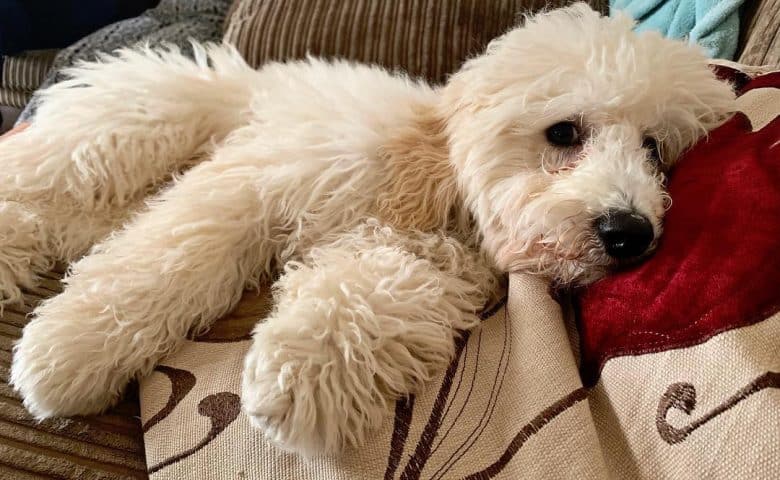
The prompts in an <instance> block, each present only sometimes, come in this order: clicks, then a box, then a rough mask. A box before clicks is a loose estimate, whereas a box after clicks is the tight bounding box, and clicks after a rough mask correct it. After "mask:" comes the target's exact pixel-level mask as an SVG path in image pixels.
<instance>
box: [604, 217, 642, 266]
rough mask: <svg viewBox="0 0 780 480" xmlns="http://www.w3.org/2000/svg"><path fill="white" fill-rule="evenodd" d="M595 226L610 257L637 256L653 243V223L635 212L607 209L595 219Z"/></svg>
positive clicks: (624, 258)
mask: <svg viewBox="0 0 780 480" xmlns="http://www.w3.org/2000/svg"><path fill="white" fill-rule="evenodd" d="M595 226H596V231H597V232H598V234H599V238H600V239H601V243H603V244H604V250H606V252H607V255H609V256H610V257H612V258H616V259H619V260H627V259H630V258H634V257H638V256H640V255H642V254H643V253H645V252H646V251H647V248H648V247H649V246H650V244H651V243H653V238H654V234H653V225H652V224H651V223H650V220H648V219H647V217H645V216H644V215H640V214H638V213H636V212H631V211H626V210H609V211H607V212H606V213H605V214H604V215H602V216H600V217H599V218H597V219H596V224H595Z"/></svg>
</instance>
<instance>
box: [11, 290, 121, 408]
mask: <svg viewBox="0 0 780 480" xmlns="http://www.w3.org/2000/svg"><path fill="white" fill-rule="evenodd" d="M56 298H57V297H55V299H53V300H54V302H53V301H52V300H49V302H48V305H47V306H52V304H55V305H54V306H56V304H57V303H58V302H56ZM77 311H78V310H77ZM90 313H91V312H88V311H82V312H79V313H77V314H76V313H74V314H73V315H72V316H68V315H65V314H64V311H63V312H62V314H61V315H56V316H49V315H45V314H44V315H40V314H39V316H37V317H36V318H35V319H33V320H32V321H31V322H30V323H29V324H28V325H27V327H25V329H24V333H23V335H22V338H21V339H20V340H19V342H18V343H17V344H16V346H15V347H14V355H13V362H12V365H11V373H10V378H9V383H10V384H11V385H12V386H13V387H14V389H15V390H16V391H17V392H18V393H19V394H20V395H21V397H22V400H23V403H24V406H25V407H26V408H27V410H28V411H29V412H30V413H31V414H32V415H33V416H34V417H35V418H37V419H39V420H42V419H45V418H51V417H63V416H71V415H86V414H93V413H100V412H102V411H103V410H105V409H106V408H107V407H109V406H111V405H112V404H113V403H114V402H115V401H116V400H117V399H118V398H119V396H120V394H121V391H122V387H124V382H122V380H121V379H118V378H117V375H116V370H118V368H119V367H118V366H117V365H116V363H115V361H116V358H117V357H116V350H115V349H112V348H107V347H106V345H105V342H106V339H107V335H106V333H105V332H101V331H91V330H84V325H83V324H82V322H80V320H81V318H83V316H88V315H90ZM104 315H105V314H104Z"/></svg>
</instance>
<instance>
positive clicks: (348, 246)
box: [242, 222, 497, 454]
mask: <svg viewBox="0 0 780 480" xmlns="http://www.w3.org/2000/svg"><path fill="white" fill-rule="evenodd" d="M496 283H497V282H496V277H495V276H494V275H493V273H492V272H491V270H490V269H489V268H488V266H487V264H486V263H485V262H482V261H481V260H480V257H479V256H478V255H477V254H475V253H473V252H471V251H469V250H467V249H466V248H464V247H463V246H462V245H460V244H459V243H458V242H457V241H455V240H453V239H450V238H445V237H441V236H438V235H427V234H419V233H418V234H408V235H407V234H403V233H399V232H397V231H393V230H391V229H390V228H383V227H381V226H379V225H378V224H376V223H373V222H370V223H369V224H367V225H365V226H363V227H360V228H358V229H357V230H354V231H352V232H350V233H344V234H343V236H342V238H340V239H339V240H337V241H336V242H335V243H333V244H330V245H328V246H324V247H322V248H316V249H314V250H313V251H312V253H311V254H310V255H308V256H307V257H306V258H304V260H303V261H302V262H300V263H293V264H290V265H288V267H287V268H286V269H285V273H284V275H283V276H282V277H281V279H280V280H279V282H278V283H277V285H276V286H275V293H276V305H277V307H276V310H275V311H274V313H273V314H272V315H271V317H270V318H269V319H268V320H267V321H266V322H265V323H262V324H259V325H258V326H257V327H256V329H255V332H254V340H253V344H252V347H251V348H250V350H249V352H248V353H247V357H246V362H245V367H244V374H243V388H242V403H243V406H244V410H245V411H246V412H247V414H248V415H249V417H250V419H251V420H252V422H253V423H254V424H255V425H256V426H258V427H260V428H261V429H262V430H263V431H264V432H265V433H266V435H267V436H268V438H269V439H270V440H272V441H274V442H276V443H277V444H279V445H281V446H282V447H283V448H285V449H291V450H295V451H298V452H304V453H310V454H313V453H319V452H322V451H330V452H333V451H338V450H339V449H340V448H342V447H343V446H345V445H353V446H358V445H360V444H361V443H363V441H364V439H365V438H366V433H367V432H368V431H369V430H370V429H372V428H375V427H377V426H379V425H380V423H381V422H382V420H383V419H384V418H385V416H386V415H387V413H388V409H389V408H390V406H391V405H392V402H393V401H394V400H396V399H397V398H399V397H401V396H404V395H406V394H409V393H412V392H413V391H415V390H416V389H417V388H418V387H419V386H420V384H421V383H422V382H424V381H426V380H430V379H431V378H432V376H433V375H434V374H436V373H437V372H438V371H440V370H441V369H442V368H443V367H444V366H445V365H446V364H447V362H449V361H450V359H451V357H452V354H453V352H454V349H455V347H454V338H455V337H456V336H457V335H458V330H459V329H466V328H470V327H473V326H474V325H476V324H477V323H478V317H477V312H478V311H479V310H480V309H481V308H482V307H483V306H484V303H485V302H486V300H487V298H488V297H489V294H490V293H492V292H491V290H492V289H493V287H494V286H495V285H496Z"/></svg>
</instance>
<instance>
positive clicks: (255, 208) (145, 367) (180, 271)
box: [10, 151, 281, 418]
mask: <svg viewBox="0 0 780 480" xmlns="http://www.w3.org/2000/svg"><path fill="white" fill-rule="evenodd" d="M215 155H216V156H215V159H214V160H210V161H207V162H204V163H201V164H200V165H198V166H195V167H193V168H192V169H190V170H189V171H187V172H186V173H185V174H184V175H183V176H182V178H181V180H179V181H178V182H176V183H175V184H174V185H173V186H172V187H171V188H170V189H167V190H165V191H163V192H162V193H161V194H160V195H159V197H158V198H156V199H155V200H153V201H152V202H151V203H150V206H149V209H148V210H147V211H145V212H142V213H140V214H139V215H138V216H136V217H135V218H134V219H133V220H132V221H131V222H129V223H128V224H127V225H126V226H125V227H124V228H123V229H122V230H120V231H118V232H116V233H115V234H113V235H111V236H110V237H109V238H107V239H106V240H104V241H103V242H101V243H99V244H98V245H96V246H95V247H94V248H93V250H92V252H91V253H90V254H89V255H87V256H85V257H83V258H82V259H80V260H78V261H77V262H75V263H74V264H73V265H72V271H71V275H70V276H69V277H67V278H66V279H65V289H64V291H63V292H62V293H61V294H59V295H57V296H55V297H53V298H51V299H49V300H47V301H45V302H44V303H42V304H41V305H40V306H39V307H38V308H37V309H36V310H35V312H34V314H33V319H32V320H31V321H30V323H29V324H28V325H27V326H26V328H25V329H24V332H23V335H22V338H21V340H20V341H19V343H18V344H17V345H16V347H15V349H14V358H13V364H12V368H11V375H10V381H11V383H12V384H13V385H14V387H15V388H16V389H17V390H18V391H19V392H20V393H21V394H22V396H23V398H24V404H25V406H26V407H27V408H28V409H29V410H30V412H31V413H33V414H34V415H35V416H36V417H38V418H45V417H51V416H59V415H72V414H88V413H95V412H99V411H101V410H103V409H104V408H106V407H108V406H109V405H110V404H111V403H112V402H113V401H115V400H116V399H117V398H118V397H119V396H120V394H121V392H122V390H123V389H124V387H125V385H126V383H127V382H128V381H129V380H131V379H132V378H134V377H136V376H139V375H144V374H146V373H148V372H149V371H150V370H151V369H152V368H153V367H154V365H155V364H156V362H157V361H158V360H159V359H160V358H161V357H162V356H163V355H165V354H167V353H169V352H170V351H172V350H173V349H175V348H176V346H177V345H179V344H180V342H181V341H182V340H183V339H184V338H185V337H186V335H187V334H188V332H189V331H191V330H203V329H205V328H207V327H208V326H209V325H210V323H211V322H212V321H213V320H214V319H216V318H218V317H219V316H221V315H223V314H225V313H226V312H228V311H229V310H230V309H231V308H232V307H233V306H234V305H235V303H236V302H237V301H238V299H239V298H240V296H241V293H242V291H243V289H244V287H245V286H246V285H247V283H251V282H252V279H253V278H257V276H258V274H259V273H260V272H259V270H262V269H263V266H264V265H266V264H267V263H268V262H267V258H268V256H269V255H273V251H274V248H278V247H275V244H274V243H273V239H272V238H271V235H272V234H281V231H280V230H273V229H266V227H268V226H269V225H274V224H275V222H274V217H273V214H274V213H273V212H275V211H277V210H280V209H279V208H277V207H276V204H275V203H273V202H274V199H273V198H269V197H267V196H266V197H264V196H263V191H262V190H263V188H267V185H268V181H267V179H266V177H265V176H264V175H263V174H262V172H261V170H260V168H259V167H257V166H253V165H251V164H247V163H246V162H243V161H241V159H238V160H237V161H236V162H235V163H232V162H230V161H228V162H223V161H220V159H219V158H218V157H219V151H217V153H216V154H215ZM269 228H271V227H269Z"/></svg>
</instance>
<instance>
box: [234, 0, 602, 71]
mask: <svg viewBox="0 0 780 480" xmlns="http://www.w3.org/2000/svg"><path fill="white" fill-rule="evenodd" d="M569 3H572V2H571V1H567V0H552V1H540V0H491V1H485V0H385V1H382V2H377V1H372V0H296V1H294V2H290V1H287V0H242V1H240V2H239V3H238V5H237V6H235V7H234V11H233V14H232V16H231V18H230V21H229V23H228V26H227V30H226V32H225V40H227V41H228V42H230V43H232V44H234V45H235V46H236V47H237V48H238V50H239V51H240V52H241V54H242V55H243V56H244V58H246V59H247V61H248V62H249V63H250V64H251V65H252V66H255V67H256V66H259V65H262V64H263V63H266V62H268V61H272V60H286V59H295V58H303V57H305V56H306V54H307V53H308V54H311V55H314V56H322V57H329V58H346V59H350V60H356V61H359V62H365V63H373V64H377V65H382V66H384V67H388V68H391V69H399V70H403V71H405V72H408V73H409V74H410V75H411V76H412V77H419V78H425V79H428V80H431V81H435V82H441V81H443V80H444V79H445V78H446V76H447V74H449V73H452V72H454V71H455V70H456V69H457V68H458V67H459V66H460V64H461V63H463V61H464V60H465V59H466V58H468V57H469V56H472V55H475V54H477V53H479V52H481V51H482V50H483V49H484V47H485V46H486V45H487V43H488V42H489V41H490V40H491V39H493V38H494V37H496V36H498V35H501V34H502V33H504V32H505V31H506V30H508V29H509V28H511V27H512V26H514V25H516V24H517V23H518V22H519V21H520V20H521V15H522V13H524V12H535V11H539V10H541V9H543V8H548V9H552V8H556V7H560V6H563V5H566V4H569ZM588 3H590V5H591V6H593V8H595V9H597V10H599V11H601V12H607V10H608V2H607V1H603V0H591V1H590V2H588Z"/></svg>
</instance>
